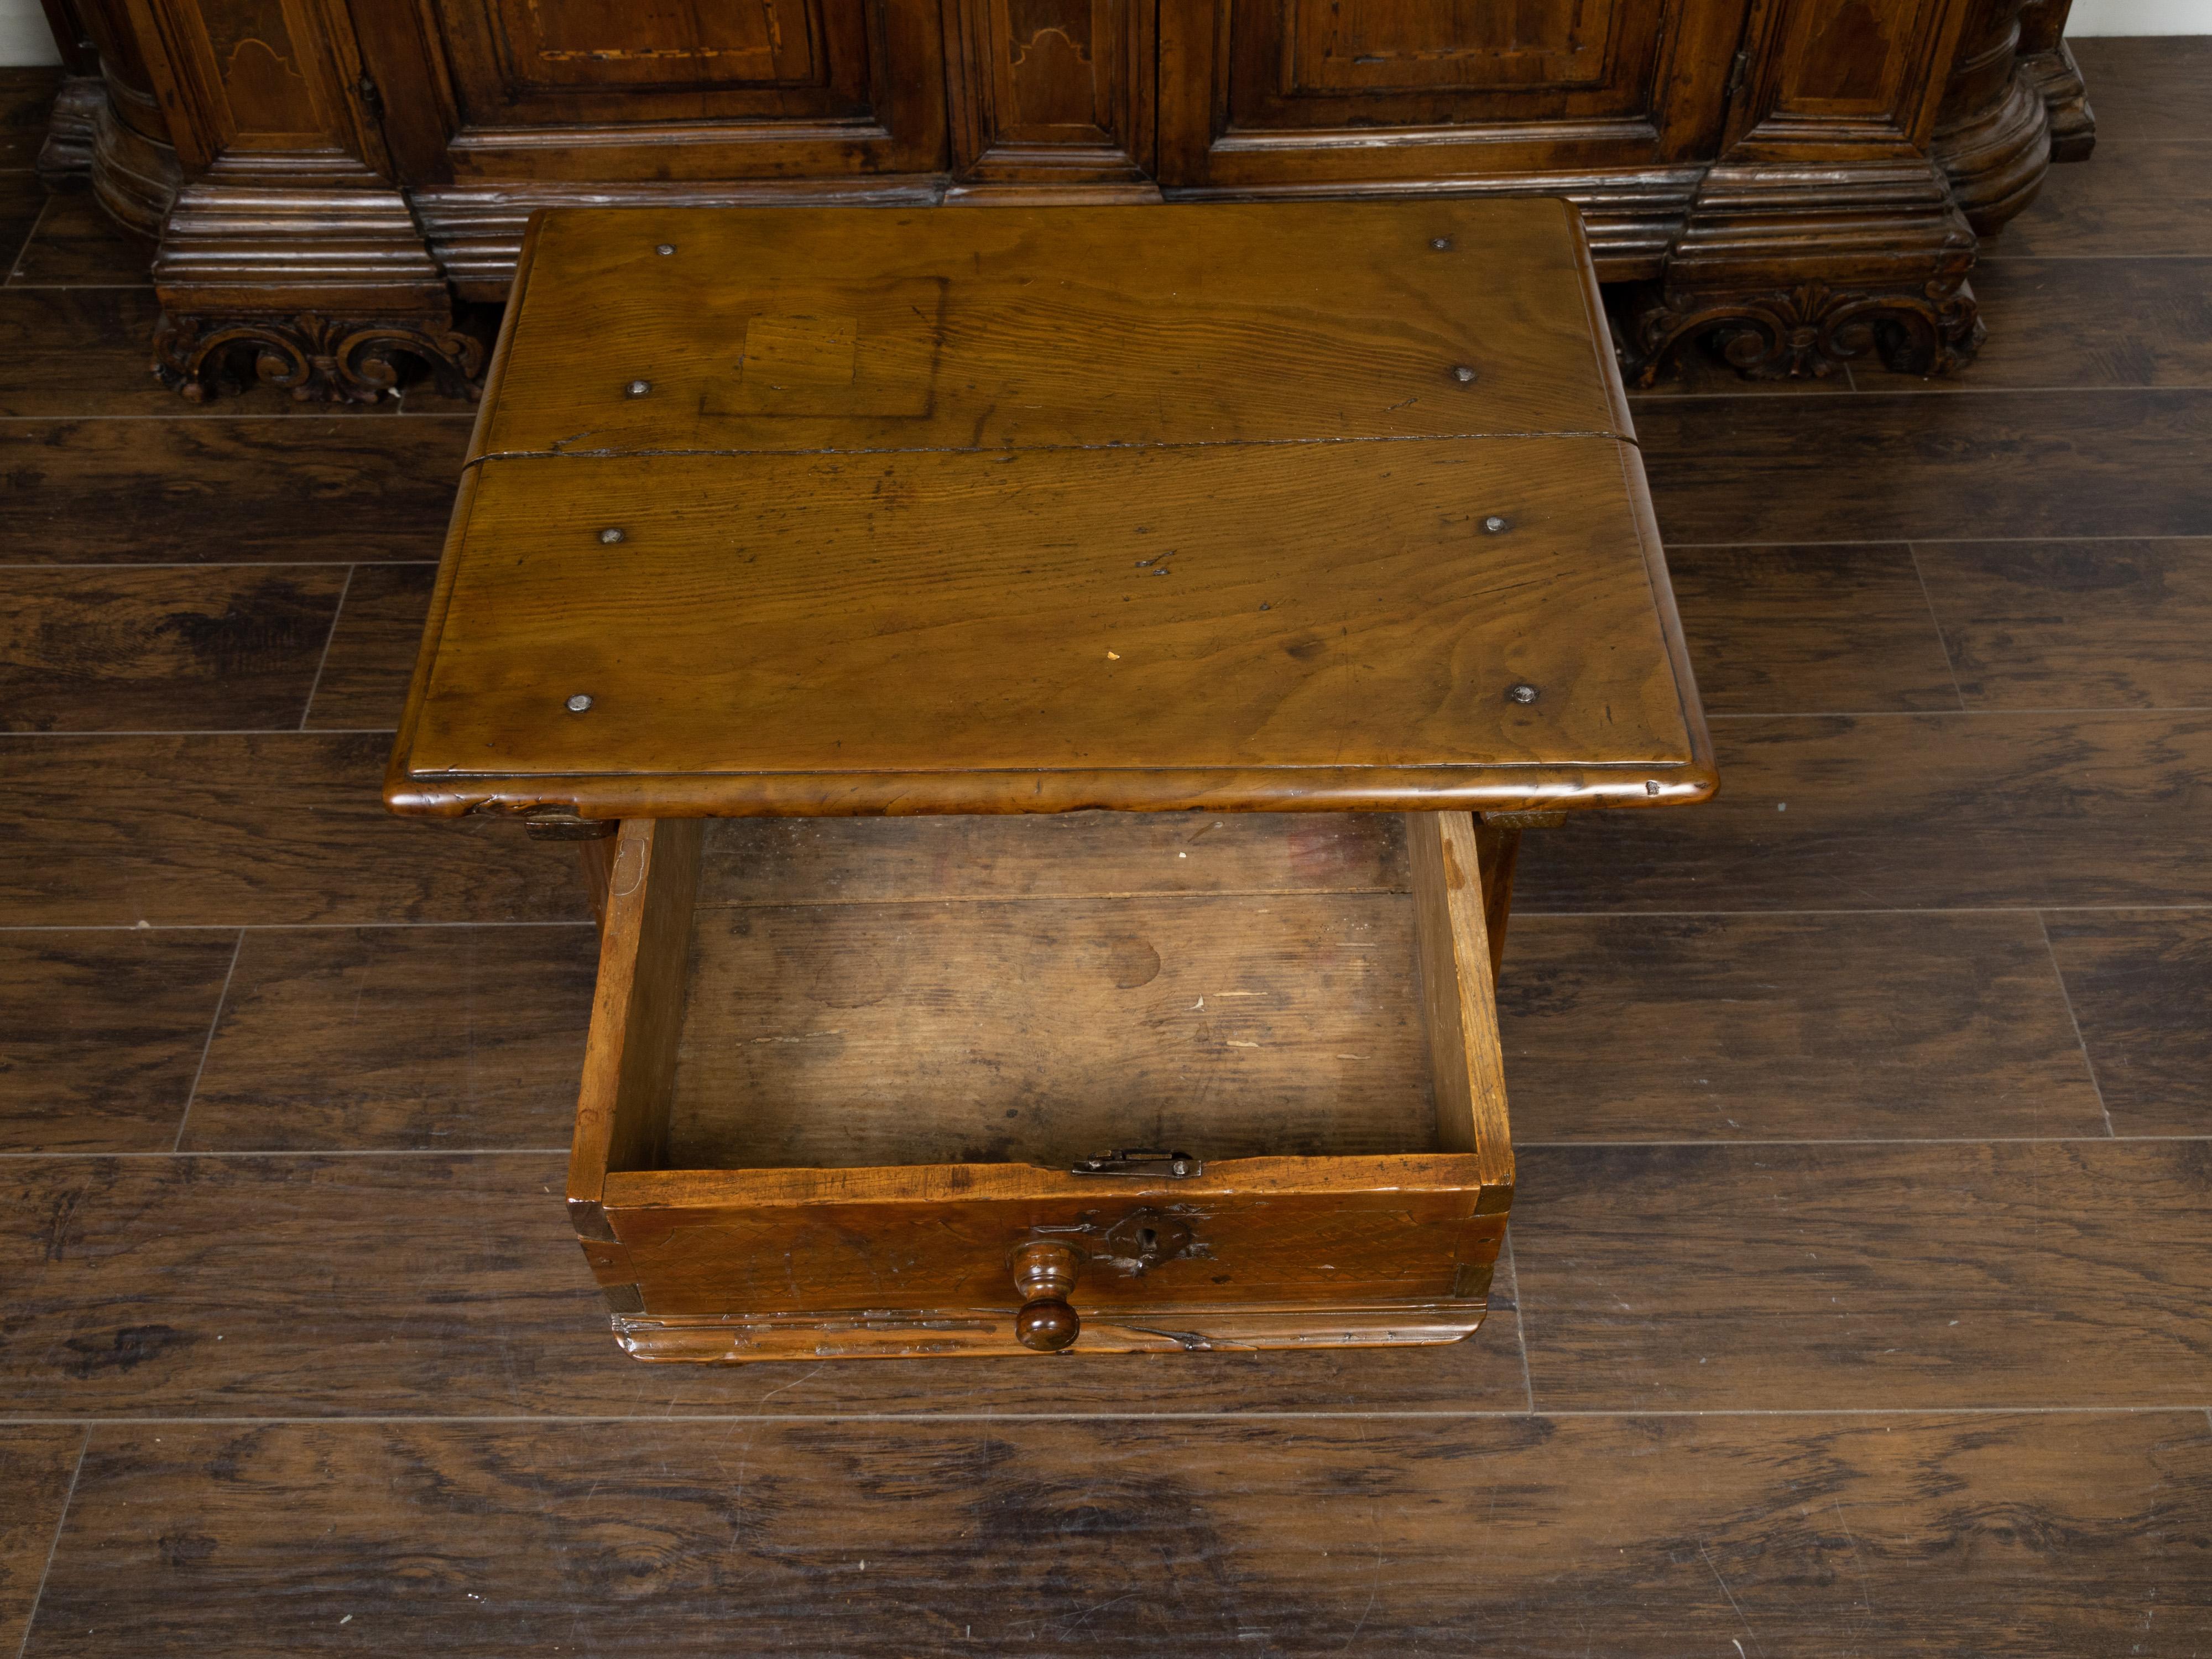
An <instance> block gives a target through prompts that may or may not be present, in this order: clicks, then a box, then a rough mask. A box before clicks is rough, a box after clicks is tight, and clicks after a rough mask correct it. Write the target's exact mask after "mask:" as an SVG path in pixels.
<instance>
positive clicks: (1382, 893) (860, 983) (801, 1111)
mask: <svg viewBox="0 0 2212 1659" xmlns="http://www.w3.org/2000/svg"><path fill="white" fill-rule="evenodd" d="M688 932H689V937H688V941H687V942H686V944H685V945H684V957H685V968H686V971H685V974H684V991H683V999H684V1002H683V1012H682V1018H681V1024H680V1027H679V1030H678V1033H677V1038H676V1047H675V1054H674V1065H673V1073H672V1078H671V1084H670V1090H669V1102H670V1104H669V1112H668V1126H667V1134H666V1142H665V1152H664V1153H663V1156H665V1159H666V1161H667V1165H668V1167H671V1168H677V1169H698V1170H708V1169H725V1170H726V1169H744V1168H751V1169H786V1168H814V1169H837V1168H859V1167H873V1166H879V1165H887V1164H1037V1165H1042V1166H1044V1167H1046V1168H1058V1169H1061V1170H1066V1169H1067V1168H1069V1167H1070V1166H1071V1165H1072V1164H1074V1163H1075V1162H1076V1161H1077V1160H1079V1159H1081V1158H1085V1157H1089V1156H1094V1155H1097V1154H1100V1153H1104V1152H1112V1151H1115V1150H1117V1149H1121V1148H1128V1147H1159V1148H1166V1149H1172V1150H1175V1151H1179V1152H1189V1153H1191V1154H1193V1155H1194V1156H1196V1157H1197V1158H1201V1159H1203V1160H1206V1161H1207V1162H1209V1163H1210V1162H1212V1161H1215V1160H1218V1159H1224V1158H1265V1157H1296V1158H1324V1157H1335V1158H1343V1157H1374V1156H1387V1155H1390V1154H1395V1153H1406V1152H1432V1151H1435V1150H1436V1149H1437V1146H1438V1136H1437V1109H1436V1101H1435V1095H1434V1089H1433V1085H1432V1080H1431V1055H1430V1048H1429V1042H1428V1036H1427V1028H1426V1023H1425V1018H1424V1015H1423V1010H1422V1002H1421V987H1420V980H1419V971H1418V960H1417V942H1416V938H1415V927H1414V915H1413V894H1412V891H1411V884H1410V880H1409V874H1408V868H1407V848H1406V833H1405V829H1404V827H1403V823H1402V821H1401V819H1399V818H1398V817H1395V815H1354V814H1340V813H1330V814H1265V815H1242V814H1240V815H1220V816H1214V815H1193V814H1188V813H1181V814H1131V813H1110V814H1109V813H1095V814H1079V815H1060V816H1049V817H962V818H878V819H855V818H844V819H797V820H794V819H765V820H723V821H718V822H713V823H708V824H707V825H705V826H704V828H703V835H702V847H701V857H700V870H699V878H698V889H697V898H696V902H695V903H694V905H693V906H692V908H691V912H690V921H689V930H688Z"/></svg>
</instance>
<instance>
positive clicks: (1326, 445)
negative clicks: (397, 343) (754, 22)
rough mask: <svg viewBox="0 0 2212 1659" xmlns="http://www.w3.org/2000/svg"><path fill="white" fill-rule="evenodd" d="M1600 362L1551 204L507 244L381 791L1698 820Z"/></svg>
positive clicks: (909, 222) (1568, 219)
mask: <svg viewBox="0 0 2212 1659" xmlns="http://www.w3.org/2000/svg"><path fill="white" fill-rule="evenodd" d="M1605 341H1606V333H1605V324H1604V319H1603V314H1602V312H1601V307H1600V305H1599V301H1598V296H1597V289H1596V286H1595V282H1594V280H1593V279H1592V277H1591V275H1590V270H1589V259H1588V253H1587V250H1586V248H1585V247H1584V246H1583V240H1582V230H1581V226H1580V222H1579V221H1578V220H1577V217H1576V216H1575V215H1574V213H1573V211H1572V210H1571V208H1569V207H1567V206H1566V205H1565V204H1562V203H1559V202H1554V201H1514V202H1499V201H1401V202H1369V203H1358V204H1352V203H1326V202H1321V203H1287V204H1285V203H1275V204H1244V205H1238V204H1207V205H1206V206H1203V207H1190V208H1161V209H1146V210H1125V209H1074V208H1035V209H1028V208H1024V209H1018V210H1017V209H1008V210H992V211H989V212H981V211H977V212H953V213H946V212H941V211H940V212H932V213H915V214H906V215H902V214H899V213H896V212H893V211H888V210H884V211H872V212H868V213H858V212H853V211H849V210H838V209H795V210H787V209H774V210H768V209H763V210H624V211H621V212H614V211H600V210H571V211H562V212H556V213H551V214H547V215H544V216H541V217H540V218H539V219H538V220H537V221H536V222H534V226H533V229H532V236H531V241H530V245H529V246H528V248H527V249H526V258H525V263H524V267H523V270H522V272H521V275H520V276H519V277H518V279H517V298H516V301H515V302H514V303H513V306H512V307H510V312H509V319H508V325H507V332H506V335H505V337H503V338H502V340H501V346H500V349H499V352H498V355H497V360H496V362H495V368H494V372H493V376H492V380H491V383H490V386H489V389H488V392H487V395H486V400H485V406H484V414H483V419H482V421H481V422H480V424H479V428H478V432H477V440H476V442H475V444H474V446H473V447H472V451H471V462H470V465H469V466H468V468H467V469H466V477H465V482H464V487H463V489H462V493H461V501H460V505H459V508H458V509H457V512H456V515H455V521H454V531H453V536H452V538H450V540H449V543H448V550H447V560H446V562H445V565H444V567H443V568H442V570H441V575H440V580H439V585H438V588H437V591H436V592H435V595H434V596H433V599H432V602H431V608H430V618H429V623H428V630H427V632H426V635H425V639H426V644H425V653H424V659H423V661H422V665H421V667H420V668H419V670H418V672H417V674H416V682H415V684H414V687H413V690H412V692H411V695H410V701H409V706H408V712H407V714H406V716H405V719H404V722H403V726H402V729H401V732H400V735H399V740H398V745H397V747H396V750H395V756H394V761H393V765H392V772H391V774H390V775H389V778H388V780H387V792H386V793H387V799H388V800H389V801H390V802H391V804H392V805H393V806H394V807H396V808H398V809H399V810H401V811H428V812H461V811H471V810H477V809H482V808H493V809H500V810H509V811H516V810H527V809H529V808H532V807H535V806H540V805H544V806H555V807H568V808H571V809H573V810H574V811H580V812H585V813H588V814H592V815H596V816H605V817H618V816H639V815H646V816H667V815H682V814H708V815H718V816H744V815H748V814H791V815H848V814H851V815H859V814H873V813H888V812H908V813H924V812H972V811H999V812H1004V811H1072V810H1076V809H1081V808H1090V807H1108V808H1118V809H1123V810H1133V811H1167V810H1176V809H1181V808H1187V807H1196V808H1206V809H1209V810H1221V811H1267V810H1309V809H1310V810H1358V809H1372V810H1407V809H1416V808H1431V807H1446V806H1454V807H1480V808H1483V809H1486V810H1492V811H1498V810H1515V809H1522V808H1547V807H1551V806H1555V805H1619V804H1633V805H1657V804H1664V803H1666V802H1668V801H1675V800H1685V799H1699V798H1700V797H1702V796H1703V795H1705V794H1707V793H1711V788H1712V785H1713V775H1712V769H1711V758H1710V749H1709V745H1708V744H1707V743H1706V740H1705V732H1704V728H1703V725H1702V717H1701V715H1700V714H1699V710H1698V704H1697V695H1696V691H1695V689H1694V687H1693V685H1692V682H1691V678H1690V673H1689V668H1688V664H1687V659H1686V652H1685V651H1684V648H1683V647H1682V644H1681V640H1680V627H1679V624H1678V623H1676V621H1675V619H1674V607H1673V600H1672V599H1671V597H1670V595H1669V593H1668V587H1667V581H1666V574H1665V568H1664V565H1663V562H1662V560H1661V558H1660V555H1659V550H1658V536H1657V532H1656V527H1655V526H1654V523H1653V520H1652V517H1651V513H1650V502H1649V499H1648V496H1647V494H1646V491H1645V488H1644V476H1643V470H1642V466H1641V463H1640V459H1639V458H1638V453H1637V451H1636V448H1635V441H1634V439H1633V437H1632V435H1630V432H1629V422H1628V416H1627V410H1626V404H1625V402H1624V400H1623V399H1622V398H1621V395H1620V383H1619V378H1618V375H1617V374H1615V372H1614V369H1613V364H1612V362H1611V359H1610V356H1608V354H1607V347H1606V343H1605ZM585 699H588V702H583V701H581V700H585ZM572 702H574V707H573V708H572V707H571V704H572Z"/></svg>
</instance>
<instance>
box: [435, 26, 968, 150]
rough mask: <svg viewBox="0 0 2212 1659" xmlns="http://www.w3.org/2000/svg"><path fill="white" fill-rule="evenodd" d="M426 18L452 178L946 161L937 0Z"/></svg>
mask: <svg viewBox="0 0 2212 1659" xmlns="http://www.w3.org/2000/svg"><path fill="white" fill-rule="evenodd" d="M425 14H426V16H427V19H428V30H429V34H430V39H429V40H428V41H427V42H426V44H427V45H428V46H429V48H430V52H429V55H430V57H431V58H433V59H434V60H435V61H436V62H437V63H438V64H439V68H440V70H441V74H442V78H443V80H444V82H445V92H446V97H447V102H448V107H447V112H446V129H447V131H446V133H445V135H444V141H443V143H442V144H441V146H440V147H439V148H440V149H441V150H442V152H443V153H442V154H441V155H439V158H438V161H437V167H438V170H439V171H440V172H441V173H449V174H450V175H451V176H453V177H454V178H470V177H475V178H505V179H549V180H550V179H667V180H676V179H772V178H779V177H802V176H817V177H819V176H823V175H829V176H836V175H838V174H848V175H849V174H854V173H880V172H922V171H929V170H933V169H936V168H939V167H943V166H944V165H945V109H944V102H945V94H944V72H943V57H942V42H941V33H940V27H939V16H938V5H937V0H642V3H641V0H559V3H554V0H425ZM416 170H417V171H419V170H420V169H419V168H417V169H416ZM415 182H422V183H435V182H438V180H437V179H431V178H424V179H417V180H415Z"/></svg>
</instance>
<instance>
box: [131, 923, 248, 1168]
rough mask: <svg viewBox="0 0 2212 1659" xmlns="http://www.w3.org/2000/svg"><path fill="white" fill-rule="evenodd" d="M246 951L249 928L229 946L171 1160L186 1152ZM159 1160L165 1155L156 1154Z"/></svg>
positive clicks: (172, 1149)
mask: <svg viewBox="0 0 2212 1659" xmlns="http://www.w3.org/2000/svg"><path fill="white" fill-rule="evenodd" d="M245 950H246V929H244V928H243V927H241V928H240V929H239V930H238V942H237V943H236V944H235V945H232V946H231V947H230V966H229V967H228V968H227V969H224V970H223V975H222V990H220V991H218V992H216V998H215V1012H214V1013H213V1014H212V1015H210V1017H209V1019H208V1032H207V1041H206V1042H203V1043H201V1044H200V1063H199V1064H198V1065H197V1066H194V1067H193V1068H192V1086H191V1088H190V1089H188V1090H186V1091H185V1109H184V1110H183V1111H182V1112H181V1113H179V1115H178V1117H177V1138H176V1139H175V1140H174V1141H173V1143H171V1145H170V1147H169V1151H168V1152H167V1156H168V1157H172V1158H173V1157H175V1156H176V1155H177V1154H178V1153H179V1152H183V1151H184V1149H185V1125H186V1124H187V1123H190V1122H191V1121H192V1103H193V1102H194V1101H195V1100H197V1099H198V1098H199V1093H200V1079H201V1078H202V1077H203V1076H204V1075H205V1073H206V1072H207V1063H208V1054H210V1051H211V1050H213V1048H215V1034H216V1028H217V1027H218V1026H220V1025H221V1024H222V1010H223V1005H224V1004H225V1003H227V1002H228V1001H229V1000H230V981H232V980H233V979H234V978H236V977H237V975H238V958H239V957H240V955H242V954H243V953H244V952H245ZM153 1156H155V1157H156V1158H159V1157H162V1156H164V1154H161V1153H159V1152H156V1153H155V1154H153Z"/></svg>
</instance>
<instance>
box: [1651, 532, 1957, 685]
mask: <svg viewBox="0 0 2212 1659" xmlns="http://www.w3.org/2000/svg"><path fill="white" fill-rule="evenodd" d="M1667 568H1668V574H1671V575H1672V576H1673V578H1674V599H1675V603H1676V604H1677V605H1680V608H1681V611H1682V629H1683V632H1684V635H1686V638H1687V639H1688V641H1689V643H1690V660H1691V661H1692V663H1693V664H1694V665H1695V666H1696V669H1697V675H1698V691H1699V696H1701V697H1702V698H1703V700H1704V702H1705V708H1706V711H1707V713H1709V714H1831V713H1833V714H1852V713H1858V712H1863V711H1866V710H1875V709H1922V708H1927V709H1937V708H1958V707H1959V692H1958V688H1957V687H1956V686H1955V685H1954V684H1953V683H1952V679H1951V671H1950V666H1949V665H1948V663H1947V662H1946V661H1945V660H1944V656H1943V641H1942V637H1941V635H1938V633H1937V632H1936V624H1935V622H1934V621H1933V619H1932V618H1931V617H1929V614H1928V596H1927V594H1926V593H1924V592H1922V590H1921V586H1920V578H1919V575H1918V574H1917V572H1916V571H1915V570H1914V568H1913V563H1912V550H1911V548H1909V547H1906V546H1904V545H1901V544H1887V545H1877V546H1870V547H1853V546H1848V545H1844V546H1818V547H1686V548H1676V549H1675V550H1674V551H1672V552H1670V553H1669V554H1668V556H1667Z"/></svg>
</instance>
